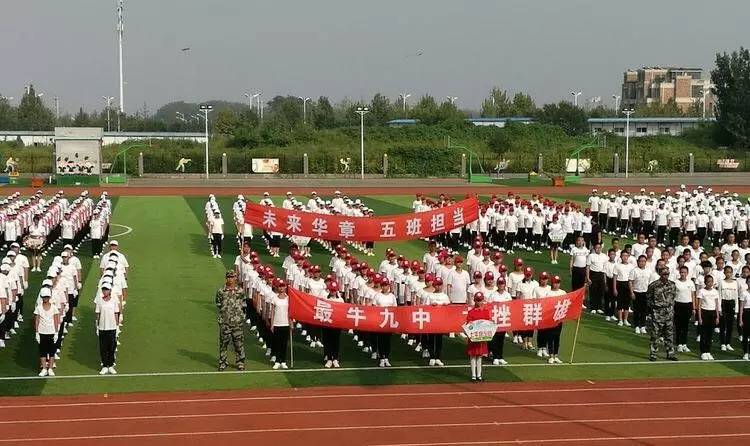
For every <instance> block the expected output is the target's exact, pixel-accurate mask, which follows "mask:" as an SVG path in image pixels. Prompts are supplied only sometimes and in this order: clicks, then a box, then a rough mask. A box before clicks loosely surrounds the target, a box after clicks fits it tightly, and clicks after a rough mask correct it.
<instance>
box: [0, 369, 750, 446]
mask: <svg viewBox="0 0 750 446" xmlns="http://www.w3.org/2000/svg"><path fill="white" fill-rule="evenodd" d="M749 391H750V378H737V379H735V378H732V379H717V378H713V379H705V380H694V379H693V380H658V381H619V382H618V381H607V382H603V383H592V382H572V383H569V382H568V383H532V384H529V383H521V384H516V383H512V384H508V383H505V384H504V383H482V384H472V383H466V384H452V385H419V386H416V385H415V386H386V387H329V388H305V389H291V390H268V391H233V392H214V393H208V392H204V393H169V394H126V395H110V396H108V395H102V396H80V397H28V398H26V397H24V398H0V407H2V408H3V410H2V412H1V413H2V414H3V416H2V417H0V432H1V433H0V446H1V445H5V444H14V445H15V444H18V445H27V444H28V445H35V444H40V445H49V444H52V445H67V444H71V445H73V444H74V445H84V446H89V445H107V446H119V445H123V446H124V445H133V444H137V445H139V446H157V445H158V446H161V445H173V444H187V445H207V444H221V445H248V444H251V445H252V444H254V445H285V446H286V445H290V446H293V445H306V446H315V445H326V446H331V445H345V446H357V445H379V446H386V445H387V446H423V445H445V446H449V445H450V446H460V445H466V446H470V445H471V446H474V445H501V444H569V445H581V444H585V445H618V444H641V445H657V444H658V445H678V444H679V445H682V446H684V445H690V444H705V443H707V442H711V446H717V445H724V444H726V445H730V444H733V445H736V444H741V443H742V442H745V443H746V442H747V441H748V440H749V439H750V392H749Z"/></svg>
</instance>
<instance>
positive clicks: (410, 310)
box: [289, 288, 585, 334]
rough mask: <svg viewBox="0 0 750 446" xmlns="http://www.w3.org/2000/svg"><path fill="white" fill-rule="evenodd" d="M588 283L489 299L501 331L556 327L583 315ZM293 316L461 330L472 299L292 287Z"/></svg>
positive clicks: (393, 328) (400, 329)
mask: <svg viewBox="0 0 750 446" xmlns="http://www.w3.org/2000/svg"><path fill="white" fill-rule="evenodd" d="M584 294H585V289H583V288H582V289H580V290H578V291H574V292H572V293H568V294H565V295H562V296H559V297H548V298H544V299H524V300H513V301H510V302H498V303H488V304H487V306H488V308H489V309H490V314H491V315H492V318H493V320H494V322H495V323H496V324H498V331H511V330H513V331H524V330H536V329H540V328H551V327H554V326H556V325H557V324H559V323H560V322H563V321H566V320H570V319H578V318H579V317H580V316H581V311H582V307H583V296H584ZM289 299H290V301H289V317H290V318H292V319H294V320H296V321H299V322H304V323H307V324H311V325H319V326H323V327H333V328H340V329H342V330H349V329H352V330H361V331H366V332H380V333H415V334H416V333H460V332H461V331H462V328H461V326H462V325H463V324H464V323H466V314H467V312H468V311H469V309H470V308H471V307H468V306H466V305H446V306H404V307H371V306H361V305H351V304H346V303H338V302H331V301H328V300H325V299H318V298H316V297H315V296H311V295H309V294H306V293H303V292H301V291H298V290H295V289H292V288H290V289H289Z"/></svg>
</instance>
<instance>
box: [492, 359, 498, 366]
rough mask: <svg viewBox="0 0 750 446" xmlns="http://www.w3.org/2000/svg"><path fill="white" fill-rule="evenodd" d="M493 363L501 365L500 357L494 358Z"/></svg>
mask: <svg viewBox="0 0 750 446" xmlns="http://www.w3.org/2000/svg"><path fill="white" fill-rule="evenodd" d="M492 365H500V360H499V359H493V360H492Z"/></svg>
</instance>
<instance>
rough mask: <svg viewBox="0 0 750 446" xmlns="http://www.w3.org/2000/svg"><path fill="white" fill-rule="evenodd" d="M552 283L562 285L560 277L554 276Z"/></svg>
mask: <svg viewBox="0 0 750 446" xmlns="http://www.w3.org/2000/svg"><path fill="white" fill-rule="evenodd" d="M552 283H560V276H552Z"/></svg>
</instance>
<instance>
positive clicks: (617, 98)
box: [612, 94, 622, 116]
mask: <svg viewBox="0 0 750 446" xmlns="http://www.w3.org/2000/svg"><path fill="white" fill-rule="evenodd" d="M612 99H614V100H615V116H618V115H619V114H620V99H622V96H618V95H616V94H613V95H612Z"/></svg>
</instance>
